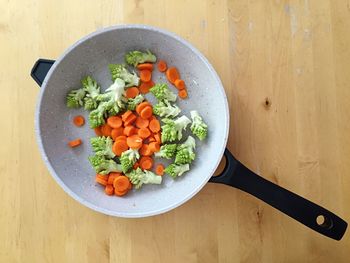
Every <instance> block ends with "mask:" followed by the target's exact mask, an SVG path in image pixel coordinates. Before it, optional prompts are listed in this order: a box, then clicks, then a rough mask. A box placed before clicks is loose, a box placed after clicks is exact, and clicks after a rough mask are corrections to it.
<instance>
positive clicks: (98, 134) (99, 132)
mask: <svg viewBox="0 0 350 263" xmlns="http://www.w3.org/2000/svg"><path fill="white" fill-rule="evenodd" d="M94 131H95V134H96V135H97V136H103V134H102V131H101V126H99V127H96V128H94Z"/></svg>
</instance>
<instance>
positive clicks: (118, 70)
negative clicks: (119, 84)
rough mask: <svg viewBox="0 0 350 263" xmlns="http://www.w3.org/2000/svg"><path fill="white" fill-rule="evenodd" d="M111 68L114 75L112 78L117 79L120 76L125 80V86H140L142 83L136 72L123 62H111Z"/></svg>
mask: <svg viewBox="0 0 350 263" xmlns="http://www.w3.org/2000/svg"><path fill="white" fill-rule="evenodd" d="M109 70H110V72H111V75H112V80H113V81H115V80H116V79H118V78H119V79H122V80H124V81H125V87H132V86H138V85H139V83H140V78H139V77H138V76H137V75H136V73H135V72H133V73H130V72H129V71H128V70H127V69H126V68H125V66H124V65H122V64H110V65H109Z"/></svg>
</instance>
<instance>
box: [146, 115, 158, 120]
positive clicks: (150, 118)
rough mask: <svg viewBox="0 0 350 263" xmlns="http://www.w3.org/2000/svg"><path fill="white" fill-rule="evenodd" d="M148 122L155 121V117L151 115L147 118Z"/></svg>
mask: <svg viewBox="0 0 350 263" xmlns="http://www.w3.org/2000/svg"><path fill="white" fill-rule="evenodd" d="M148 120H149V121H152V120H157V118H156V116H154V115H152V116H151V117H149V118H148Z"/></svg>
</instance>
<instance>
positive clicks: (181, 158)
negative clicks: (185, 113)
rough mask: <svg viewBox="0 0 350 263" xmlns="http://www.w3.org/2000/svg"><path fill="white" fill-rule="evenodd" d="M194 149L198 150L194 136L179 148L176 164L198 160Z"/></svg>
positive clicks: (189, 137)
mask: <svg viewBox="0 0 350 263" xmlns="http://www.w3.org/2000/svg"><path fill="white" fill-rule="evenodd" d="M194 148H196V141H195V139H194V138H193V137H192V136H188V138H187V140H186V141H185V142H184V143H183V144H181V145H179V146H178V147H177V152H176V155H175V164H186V163H191V162H192V161H193V160H194V158H196V154H195V153H194Z"/></svg>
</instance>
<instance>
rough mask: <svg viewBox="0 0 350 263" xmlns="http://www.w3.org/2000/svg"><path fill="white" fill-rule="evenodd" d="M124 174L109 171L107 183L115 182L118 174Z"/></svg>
mask: <svg viewBox="0 0 350 263" xmlns="http://www.w3.org/2000/svg"><path fill="white" fill-rule="evenodd" d="M121 175H122V174H121V173H113V172H112V173H109V175H108V180H107V184H111V185H113V182H114V179H115V178H116V177H117V176H121Z"/></svg>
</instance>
